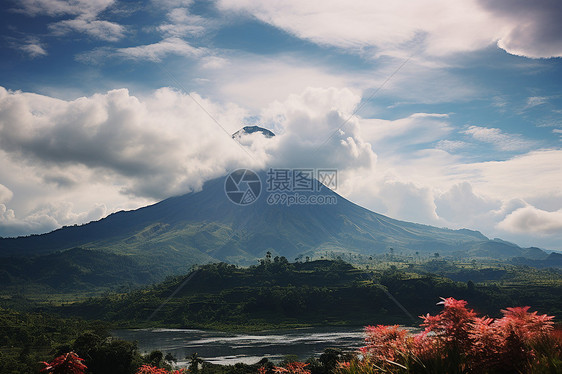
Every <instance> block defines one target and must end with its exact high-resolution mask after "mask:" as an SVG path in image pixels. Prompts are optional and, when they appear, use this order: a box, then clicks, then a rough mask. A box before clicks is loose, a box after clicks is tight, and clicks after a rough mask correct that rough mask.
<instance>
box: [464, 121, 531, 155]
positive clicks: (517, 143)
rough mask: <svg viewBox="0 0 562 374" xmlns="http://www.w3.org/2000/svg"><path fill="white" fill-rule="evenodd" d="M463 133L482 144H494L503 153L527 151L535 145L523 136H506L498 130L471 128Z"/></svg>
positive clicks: (479, 127)
mask: <svg viewBox="0 0 562 374" xmlns="http://www.w3.org/2000/svg"><path fill="white" fill-rule="evenodd" d="M463 133H464V134H467V135H470V136H472V137H473V138H474V139H476V140H478V141H480V142H484V143H490V144H493V145H494V146H495V147H496V148H498V149H500V150H502V151H519V150H525V149H529V148H530V147H532V146H533V145H534V142H532V141H530V140H526V139H524V138H523V137H522V136H521V135H518V134H506V133H504V132H502V131H501V130H500V129H496V128H488V127H481V126H470V127H469V128H468V129H467V130H465V131H463Z"/></svg>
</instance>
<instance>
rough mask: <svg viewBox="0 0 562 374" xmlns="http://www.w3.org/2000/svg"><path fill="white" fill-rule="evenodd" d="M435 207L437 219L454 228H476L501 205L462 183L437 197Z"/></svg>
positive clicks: (467, 184)
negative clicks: (445, 221) (450, 224)
mask: <svg viewBox="0 0 562 374" xmlns="http://www.w3.org/2000/svg"><path fill="white" fill-rule="evenodd" d="M435 205H436V213H437V214H438V215H439V217H441V218H443V219H445V220H447V222H450V223H452V224H454V225H455V226H456V227H459V226H462V227H477V226H480V224H481V223H482V222H479V221H481V220H482V219H483V218H484V217H486V216H487V215H489V214H490V212H493V211H495V210H498V209H500V208H501V205H502V203H501V201H500V200H499V199H492V198H488V197H485V196H479V195H477V194H476V193H474V191H473V188H472V185H471V184H470V183H469V182H462V183H458V184H455V185H453V186H452V187H451V188H450V189H449V190H448V191H446V192H443V193H441V194H439V195H437V196H436V198H435ZM485 220H486V221H488V222H489V221H490V220H489V219H488V218H485Z"/></svg>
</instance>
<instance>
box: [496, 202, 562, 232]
mask: <svg viewBox="0 0 562 374" xmlns="http://www.w3.org/2000/svg"><path fill="white" fill-rule="evenodd" d="M498 227H499V228H500V229H502V230H506V231H510V232H514V233H526V234H528V233H540V234H546V235H549V234H558V235H560V234H562V209H561V210H557V211H554V212H549V211H545V210H542V209H537V208H535V207H534V206H531V205H528V206H526V207H523V208H519V209H517V210H515V211H513V212H512V213H510V214H509V215H507V217H505V219H504V220H503V221H501V222H500V223H499V224H498Z"/></svg>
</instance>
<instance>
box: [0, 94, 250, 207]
mask: <svg viewBox="0 0 562 374" xmlns="http://www.w3.org/2000/svg"><path fill="white" fill-rule="evenodd" d="M192 95H193V96H194V98H196V100H197V101H198V102H200V103H201V104H202V105H203V106H204V107H205V108H206V109H207V110H208V111H210V112H212V113H213V115H214V116H215V118H217V119H218V120H219V121H220V123H221V124H224V126H226V128H227V129H228V131H229V132H234V130H236V129H238V128H239V127H240V124H241V123H242V117H243V116H244V113H245V112H244V111H243V110H241V109H240V108H238V107H234V106H229V105H225V106H218V105H216V104H214V103H211V102H209V101H207V100H205V99H203V98H201V97H199V96H198V95H196V94H192ZM0 108H1V110H0V148H1V149H2V150H3V151H5V152H7V153H8V154H9V155H10V156H11V157H17V158H18V159H21V160H22V161H23V162H27V163H30V164H33V165H34V166H35V167H36V169H35V174H39V175H43V174H47V173H48V171H49V170H52V171H54V172H56V173H54V176H56V180H57V181H61V180H63V181H68V180H69V178H70V180H72V178H71V176H72V173H73V169H72V167H77V166H83V167H86V168H87V170H88V174H90V173H91V175H89V178H92V179H96V178H103V179H106V178H110V179H111V178H114V179H115V180H121V181H122V182H121V183H122V185H121V187H120V188H121V189H122V191H123V192H125V193H129V194H133V195H136V196H149V197H151V198H154V199H160V198H164V197H168V196H171V195H175V194H179V193H184V192H187V191H189V190H193V189H196V188H200V187H201V185H202V183H203V181H204V180H206V179H209V178H211V177H213V176H214V177H216V176H218V175H220V174H221V173H224V172H225V170H226V169H227V168H229V167H230V166H232V165H233V164H236V163H237V162H240V161H241V160H245V161H246V162H247V163H249V164H250V166H252V165H253V164H257V163H256V162H254V160H251V159H250V160H248V156H247V155H246V154H245V153H244V152H243V151H242V150H241V149H240V147H239V146H238V145H237V144H236V143H235V142H234V141H232V139H230V137H229V136H228V135H227V134H225V133H224V131H223V130H222V129H221V128H219V126H217V125H216V124H215V123H214V122H213V121H212V120H211V119H210V118H209V117H208V115H207V114H206V113H205V112H203V111H202V110H201V108H200V107H199V106H198V105H197V104H196V103H195V102H194V101H193V100H192V99H191V98H190V97H189V96H187V95H185V94H180V93H178V92H175V91H172V90H170V89H161V90H158V91H156V92H155V93H154V95H152V96H150V97H147V98H145V99H142V100H141V99H139V98H137V97H135V96H131V95H130V94H129V92H128V91H127V90H125V89H121V90H114V91H110V92H108V93H106V94H103V95H100V94H98V95H94V96H92V97H89V98H79V99H77V100H74V101H63V100H57V99H53V98H49V97H46V96H41V95H34V94H26V93H20V92H9V91H6V90H4V94H3V95H0ZM218 154H220V155H221V156H222V157H217V155H218ZM112 175H113V176H112ZM65 176H67V177H66V178H65ZM111 176H112V177H111ZM44 182H45V183H53V177H51V178H49V179H47V180H45V181H44ZM63 184H64V183H63Z"/></svg>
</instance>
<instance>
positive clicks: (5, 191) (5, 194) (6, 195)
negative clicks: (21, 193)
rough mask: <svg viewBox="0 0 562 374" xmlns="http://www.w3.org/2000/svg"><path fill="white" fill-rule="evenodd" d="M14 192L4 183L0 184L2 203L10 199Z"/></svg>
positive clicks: (0, 200) (0, 201)
mask: <svg viewBox="0 0 562 374" xmlns="http://www.w3.org/2000/svg"><path fill="white" fill-rule="evenodd" d="M12 196H14V193H13V192H12V191H10V189H9V188H8V187H6V186H4V185H3V184H0V203H5V202H7V201H9V200H10V199H11V198H12Z"/></svg>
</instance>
